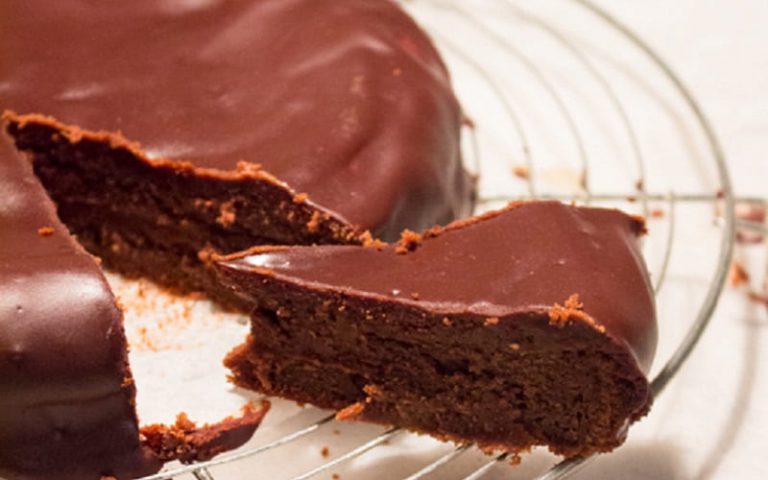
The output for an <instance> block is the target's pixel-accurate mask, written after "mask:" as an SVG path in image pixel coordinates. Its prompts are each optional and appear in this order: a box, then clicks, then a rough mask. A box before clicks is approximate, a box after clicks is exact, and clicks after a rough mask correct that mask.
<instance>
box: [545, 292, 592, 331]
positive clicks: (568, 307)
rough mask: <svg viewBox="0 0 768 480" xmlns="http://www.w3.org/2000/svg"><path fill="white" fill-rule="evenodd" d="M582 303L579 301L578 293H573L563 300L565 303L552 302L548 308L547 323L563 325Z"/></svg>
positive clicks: (581, 306)
mask: <svg viewBox="0 0 768 480" xmlns="http://www.w3.org/2000/svg"><path fill="white" fill-rule="evenodd" d="M583 307H584V305H583V304H582V303H581V302H579V294H577V293H574V294H573V295H571V296H570V297H568V299H567V300H566V301H565V305H560V304H558V303H556V304H554V305H553V306H552V308H551V309H550V310H549V324H550V325H555V326H557V327H561V328H562V327H564V326H566V325H567V324H568V320H570V319H571V315H572V314H573V313H574V312H576V311H579V310H581V309H582V308H583Z"/></svg>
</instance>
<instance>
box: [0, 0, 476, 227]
mask: <svg viewBox="0 0 768 480" xmlns="http://www.w3.org/2000/svg"><path fill="white" fill-rule="evenodd" d="M0 11H2V28H1V29H0V57H1V58H2V64H0V111H1V110H3V109H8V110H12V111H15V112H16V113H18V114H31V113H38V114H44V115H50V116H52V117H54V118H56V119H57V120H59V121H61V122H63V123H64V124H67V125H76V126H79V127H81V128H83V129H86V130H92V131H109V132H118V131H119V132H122V134H123V135H124V136H125V138H127V139H128V140H130V141H133V142H137V143H139V144H140V146H141V150H142V151H143V152H144V153H145V154H146V156H147V158H149V159H163V160H172V161H188V162H191V163H192V164H193V165H195V166H197V167H200V168H210V169H216V170H226V171H231V170H234V169H235V167H236V164H237V162H239V161H245V162H252V163H255V164H260V165H261V166H262V167H263V168H264V170H265V171H267V172H269V173H271V174H272V175H274V176H276V177H277V178H279V179H280V180H281V181H283V182H285V183H286V184H287V185H288V186H289V187H290V188H291V189H293V190H294V191H295V192H296V193H306V194H308V195H309V200H310V201H311V202H313V203H314V204H316V205H319V206H320V207H322V208H324V209H326V210H328V211H330V212H332V213H334V214H336V215H337V216H339V217H340V218H342V219H344V220H346V221H348V222H351V223H353V224H356V225H359V226H361V227H363V228H368V229H371V230H373V231H374V233H381V232H384V233H387V234H388V235H389V236H390V237H391V236H392V234H393V233H394V234H395V235H396V234H397V232H398V231H399V230H400V229H402V228H403V227H404V226H410V228H426V227H429V226H431V225H433V224H434V223H435V221H450V220H451V219H452V218H456V217H460V216H462V215H466V214H468V213H469V212H468V208H469V207H470V205H469V203H471V201H470V200H469V199H470V198H471V194H470V191H471V189H472V186H471V181H470V179H469V177H468V176H467V175H466V173H465V172H464V171H463V169H462V166H461V159H460V153H459V130H460V125H461V121H462V114H461V109H460V107H459V105H458V102H457V101H456V99H455V97H454V95H453V93H452V89H451V85H450V81H449V78H448V74H447V72H446V69H445V67H444V65H443V63H442V61H441V60H440V58H439V56H438V54H437V52H436V51H435V49H434V47H433V46H432V44H431V42H430V41H429V39H428V38H427V37H426V35H425V34H424V33H423V32H422V31H421V30H420V29H419V28H418V26H416V24H415V23H414V22H413V21H412V20H411V19H410V18H409V17H408V16H407V15H406V14H405V13H404V12H403V11H402V10H401V9H400V8H399V7H398V6H397V5H395V4H394V3H393V2H391V1H390V0H311V1H307V0H256V1H225V0H194V1H193V0H162V1H156V0H134V1H130V2H116V1H108V2H102V1H92V0H70V1H66V2H50V1H47V0H0ZM414 206H418V208H414Z"/></svg>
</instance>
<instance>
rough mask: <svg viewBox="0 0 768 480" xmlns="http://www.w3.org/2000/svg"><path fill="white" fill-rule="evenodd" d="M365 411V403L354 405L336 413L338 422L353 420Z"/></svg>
mask: <svg viewBox="0 0 768 480" xmlns="http://www.w3.org/2000/svg"><path fill="white" fill-rule="evenodd" d="M363 410H365V404H364V403H363V402H357V403H353V404H352V405H350V406H348V407H347V408H344V409H342V410H339V411H338V412H336V420H353V419H355V418H357V417H358V416H359V415H360V414H361V413H363Z"/></svg>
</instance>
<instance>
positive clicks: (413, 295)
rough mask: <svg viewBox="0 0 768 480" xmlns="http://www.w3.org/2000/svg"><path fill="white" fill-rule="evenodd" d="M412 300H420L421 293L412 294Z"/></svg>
mask: <svg viewBox="0 0 768 480" xmlns="http://www.w3.org/2000/svg"><path fill="white" fill-rule="evenodd" d="M411 298H412V299H414V300H418V299H419V292H412V293H411Z"/></svg>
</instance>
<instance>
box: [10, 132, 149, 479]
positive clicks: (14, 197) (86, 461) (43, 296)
mask: <svg viewBox="0 0 768 480" xmlns="http://www.w3.org/2000/svg"><path fill="white" fill-rule="evenodd" d="M0 197H2V199H3V200H2V202H0V478H13V479H43V478H45V479H50V478H57V479H66V480H69V479H72V480H75V479H78V480H81V479H83V478H98V477H99V476H100V475H116V476H119V477H122V478H130V477H132V476H139V475H142V474H147V473H150V472H153V471H156V470H157V469H159V467H160V462H159V461H158V460H157V459H156V458H155V457H154V455H153V454H152V452H150V451H149V450H148V449H145V448H144V447H142V446H141V445H140V443H139V434H138V425H137V419H136V413H135V411H134V409H133V406H132V403H133V401H134V395H135V390H134V387H133V383H132V381H131V375H130V372H129V370H128V366H127V363H126V361H127V360H126V341H125V336H124V334H123V327H122V314H121V313H120V310H119V309H118V308H117V306H116V304H115V298H114V296H113V295H112V293H111V292H110V290H109V288H108V286H107V284H106V281H105V280H104V277H103V275H102V274H101V271H100V270H99V268H98V266H97V265H96V262H95V261H94V260H93V258H92V257H91V256H90V255H88V254H87V253H85V252H84V251H83V250H82V248H80V247H79V246H78V245H77V243H75V242H74V240H73V239H72V237H70V235H69V233H68V232H67V229H66V227H65V226H64V225H62V224H61V223H60V222H59V221H58V219H57V218H56V215H55V209H54V206H53V204H52V203H51V202H50V200H48V198H47V196H46V193H45V191H44V190H43V188H42V186H41V185H40V184H39V183H38V181H37V179H36V178H35V176H34V174H33V173H32V169H31V166H30V165H29V163H28V162H27V161H26V160H24V159H22V158H20V157H19V156H18V154H17V153H16V152H14V151H13V150H12V148H11V147H10V143H9V142H8V140H7V139H6V138H5V137H0ZM41 229H42V230H41ZM49 229H50V230H49Z"/></svg>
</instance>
